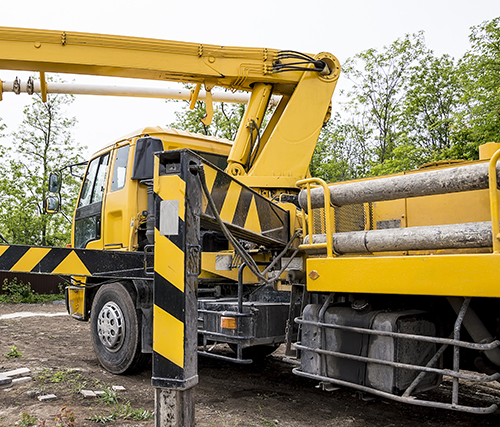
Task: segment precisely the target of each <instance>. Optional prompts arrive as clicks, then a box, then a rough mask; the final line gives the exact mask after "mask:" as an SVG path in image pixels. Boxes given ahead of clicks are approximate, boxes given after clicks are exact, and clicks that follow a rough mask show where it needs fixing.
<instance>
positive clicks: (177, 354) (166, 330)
mask: <svg viewBox="0 0 500 427" xmlns="http://www.w3.org/2000/svg"><path fill="white" fill-rule="evenodd" d="M153 349H154V351H156V352H157V353H159V354H161V355H162V356H163V357H165V358H167V359H168V360H170V361H171V362H173V363H175V364H176V365H177V366H179V367H180V368H183V367H184V323H183V322H181V321H179V320H177V319H176V318H175V317H174V316H172V315H170V314H169V313H167V312H166V311H165V310H162V309H161V308H160V307H158V306H157V305H154V306H153Z"/></svg>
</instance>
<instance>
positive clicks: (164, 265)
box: [155, 229, 185, 292]
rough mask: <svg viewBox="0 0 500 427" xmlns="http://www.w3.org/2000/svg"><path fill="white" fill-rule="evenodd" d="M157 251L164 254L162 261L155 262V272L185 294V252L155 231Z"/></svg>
mask: <svg viewBox="0 0 500 427" xmlns="http://www.w3.org/2000/svg"><path fill="white" fill-rule="evenodd" d="M155 245H156V246H155V251H158V252H159V253H161V254H162V260H161V262H159V263H156V262H155V271H156V272H157V273H159V274H160V275H161V276H162V277H164V278H168V281H169V282H170V283H171V284H172V285H174V286H175V287H176V288H177V289H179V290H180V291H182V292H184V271H185V270H184V268H185V266H184V262H185V260H184V252H183V251H182V250H181V249H179V248H178V247H177V246H176V245H175V244H173V243H172V242H171V241H170V240H168V239H167V238H165V237H163V236H162V237H160V233H159V232H158V230H156V229H155Z"/></svg>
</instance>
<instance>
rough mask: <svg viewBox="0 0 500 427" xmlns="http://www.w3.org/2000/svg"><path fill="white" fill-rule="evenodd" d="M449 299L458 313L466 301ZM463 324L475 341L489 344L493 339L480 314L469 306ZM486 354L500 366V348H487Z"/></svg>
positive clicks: (456, 298)
mask: <svg viewBox="0 0 500 427" xmlns="http://www.w3.org/2000/svg"><path fill="white" fill-rule="evenodd" d="M448 301H449V303H450V304H451V306H452V307H453V310H455V313H457V314H458V312H459V311H460V308H461V307H462V304H463V302H464V299H463V298H460V297H448ZM463 325H464V326H465V329H467V332H468V333H469V335H470V336H471V337H472V339H473V340H474V342H476V343H479V344H488V343H490V342H492V341H493V337H492V336H491V334H490V333H489V332H488V330H487V329H486V327H485V326H484V324H483V322H482V321H481V319H479V317H478V315H477V314H476V312H475V311H474V310H473V309H472V308H470V307H469V308H468V309H467V312H466V313H465V317H464V322H463ZM484 355H485V356H486V357H487V358H488V359H489V360H490V361H491V362H492V363H494V364H495V365H497V366H500V349H499V348H498V347H497V348H494V349H493V350H487V351H485V352H484Z"/></svg>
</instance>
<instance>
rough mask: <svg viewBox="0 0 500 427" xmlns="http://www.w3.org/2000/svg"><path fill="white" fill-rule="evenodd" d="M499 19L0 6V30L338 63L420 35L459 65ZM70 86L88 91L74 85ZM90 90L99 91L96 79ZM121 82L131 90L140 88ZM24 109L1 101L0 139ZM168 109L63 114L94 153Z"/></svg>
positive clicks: (494, 0)
mask: <svg viewBox="0 0 500 427" xmlns="http://www.w3.org/2000/svg"><path fill="white" fill-rule="evenodd" d="M497 16H500V1H499V0H475V1H474V2H472V1H470V0H468V1H465V0H420V1H416V0H412V1H407V0H350V1H345V0H342V1H340V0H329V1H328V0H311V1H309V2H304V1H298V0H274V1H273V0H253V1H249V2H238V1H234V0H232V1H223V0H190V1H177V0H142V1H137V0H134V1H132V0H64V1H63V0H44V1H43V2H40V1H39V0H23V1H21V2H20V3H17V2H16V1H8V0H4V1H2V4H1V8H0V26H5V27H24V28H40V29H51V30H60V31H79V32H93V33H104V34H117V35H127V36H138V37H150V38H159V39H166V40H179V41H190V42H196V43H209V44H219V45H230V46H252V47H268V48H276V49H292V50H298V51H303V52H308V53H318V52H321V51H328V52H331V53H333V54H334V55H335V56H337V57H338V58H339V60H340V62H341V63H343V62H344V61H345V60H346V59H347V58H349V57H352V56H353V55H355V54H356V53H359V52H361V51H363V50H366V49H368V48H376V49H380V48H382V47H383V46H385V45H389V44H390V43H392V42H393V41H394V40H396V39H397V38H399V37H403V36H404V35H405V34H407V33H414V32H417V31H419V30H423V31H424V32H425V38H426V42H427V46H428V47H429V48H431V49H433V50H434V52H435V53H436V54H438V55H441V54H444V53H448V54H450V55H451V56H454V57H456V58H458V57H460V56H462V55H463V53H464V52H465V51H466V50H467V49H468V47H469V43H468V35H469V33H470V30H469V28H470V27H471V26H473V25H477V24H480V23H481V22H482V21H484V20H490V19H492V18H495V17H497ZM29 74H33V75H35V74H34V73H28V74H25V73H20V72H9V71H2V70H0V79H2V80H12V79H13V78H14V77H15V76H16V75H18V76H19V77H20V78H21V79H22V80H23V81H26V79H27V75H29ZM66 80H71V79H68V78H66ZM116 80H118V83H117V82H116ZM120 80H123V79H115V80H114V81H113V83H114V84H119V83H121V82H120ZM77 81H78V82H82V83H88V82H90V80H89V78H82V77H78V78H77ZM91 81H92V82H96V83H104V81H103V80H102V78H100V79H98V80H96V79H92V80H91ZM106 81H107V80H106ZM124 83H125V84H128V85H133V86H138V85H139V83H140V82H137V81H132V82H130V81H127V82H124ZM147 84H148V85H152V86H158V85H159V84H160V83H159V82H156V83H154V82H148V83H147ZM341 85H342V80H341V83H340V86H341ZM164 86H165V85H164ZM166 86H167V87H172V86H173V85H172V84H166ZM29 101H30V98H29V96H28V95H26V94H21V95H18V96H17V95H14V94H10V93H4V95H3V101H2V102H0V117H2V118H3V121H4V123H6V124H7V126H8V129H7V130H8V131H11V132H12V131H15V130H16V129H17V127H18V125H19V123H20V122H21V120H22V109H23V105H24V104H27V103H29ZM175 108H180V105H179V104H177V105H176V104H174V103H169V104H166V103H165V102H164V101H163V100H149V99H148V100H143V99H137V98H136V99H131V98H112V97H95V96H83V95H82V96H78V97H77V98H76V100H75V102H74V104H73V106H72V107H71V110H70V111H69V114H71V115H74V116H76V117H77V119H78V122H79V123H78V125H77V127H76V128H75V130H74V133H73V134H74V137H75V139H76V140H78V141H79V142H81V143H82V144H84V145H87V146H89V151H90V152H93V151H96V150H97V149H98V148H100V147H101V146H103V145H105V144H107V143H109V142H110V141H112V140H114V139H116V138H118V137H120V136H121V135H124V134H126V133H129V132H130V131H132V130H135V129H138V128H140V127H143V126H154V125H165V124H167V123H169V122H171V121H173V120H174V116H173V111H174V110H175Z"/></svg>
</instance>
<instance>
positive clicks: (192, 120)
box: [168, 101, 245, 141]
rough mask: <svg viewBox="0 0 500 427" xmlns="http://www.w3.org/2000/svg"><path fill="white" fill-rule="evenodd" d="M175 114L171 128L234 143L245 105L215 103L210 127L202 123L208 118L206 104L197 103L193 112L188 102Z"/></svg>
mask: <svg viewBox="0 0 500 427" xmlns="http://www.w3.org/2000/svg"><path fill="white" fill-rule="evenodd" d="M174 114H175V121H174V122H172V123H170V124H168V126H169V127H172V128H174V129H180V130H186V131H189V132H194V133H201V134H202V135H209V136H215V137H217V138H225V139H229V140H230V141H233V140H234V139H235V138H236V134H237V133H238V128H239V126H240V122H241V119H242V117H243V115H244V114H245V105H244V104H230V103H225V102H215V103H214V115H213V119H212V123H211V124H210V125H209V126H207V125H205V124H204V123H203V122H202V121H201V119H202V118H204V117H205V116H206V108H205V103H204V102H201V101H198V102H196V107H195V108H194V109H193V110H190V109H189V103H187V102H186V103H185V104H184V105H183V107H182V111H176V112H175V113H174Z"/></svg>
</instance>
